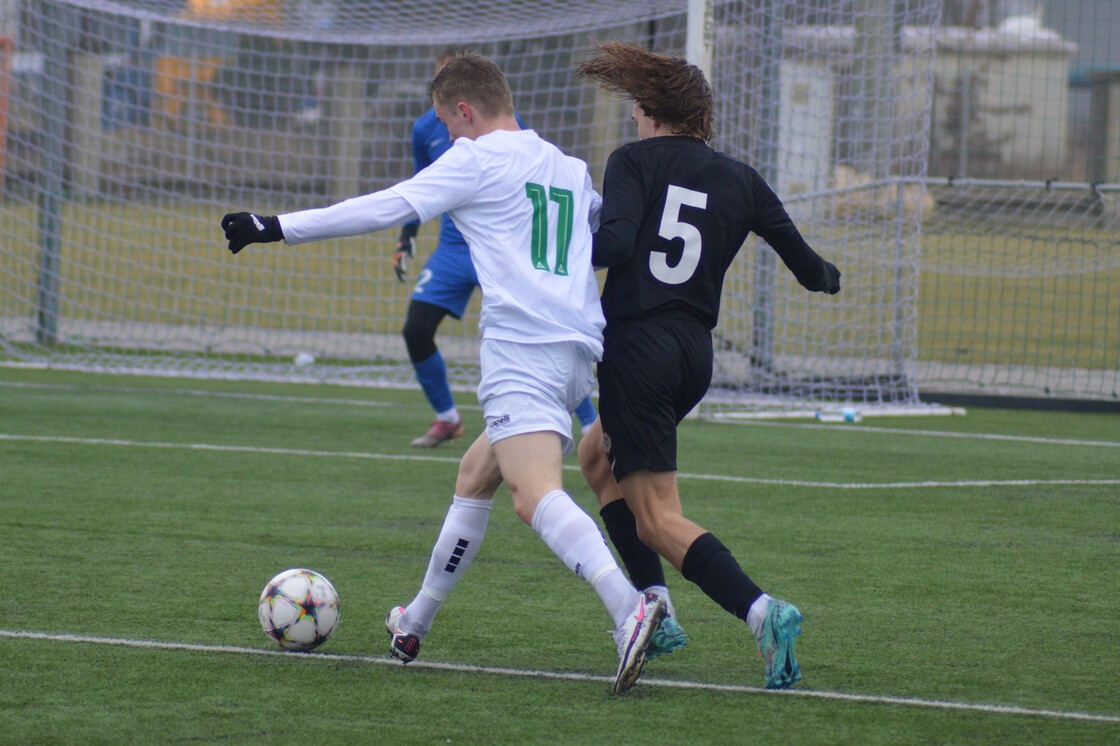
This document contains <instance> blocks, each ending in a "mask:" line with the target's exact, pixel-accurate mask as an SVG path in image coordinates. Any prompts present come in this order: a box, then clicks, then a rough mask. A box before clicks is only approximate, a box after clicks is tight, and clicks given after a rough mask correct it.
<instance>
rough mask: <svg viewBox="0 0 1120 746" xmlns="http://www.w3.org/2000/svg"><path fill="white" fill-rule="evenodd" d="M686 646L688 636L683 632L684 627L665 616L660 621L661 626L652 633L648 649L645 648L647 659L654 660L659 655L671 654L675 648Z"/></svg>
mask: <svg viewBox="0 0 1120 746" xmlns="http://www.w3.org/2000/svg"><path fill="white" fill-rule="evenodd" d="M687 644H688V635H686V634H685V632H684V627H682V626H681V625H680V623H679V622H677V620H676V619H674V618H673V617H671V616H669V615H668V614H666V615H665V618H664V619H662V620H661V625H660V626H659V627H658V628H657V630H656V631H655V632H654V633H653V637H652V638H650V641H649V647H648V648H646V657H647V658H656V657H657V656H659V655H665V654H666V653H671V652H673V651H674V650H676V649H677V648H683V647H684V646H685V645H687Z"/></svg>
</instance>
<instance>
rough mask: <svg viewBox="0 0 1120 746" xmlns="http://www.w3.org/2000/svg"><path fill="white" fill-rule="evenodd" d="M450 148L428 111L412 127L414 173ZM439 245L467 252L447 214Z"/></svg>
mask: <svg viewBox="0 0 1120 746" xmlns="http://www.w3.org/2000/svg"><path fill="white" fill-rule="evenodd" d="M517 123H518V124H519V125H520V126H521V127H522V128H524V127H525V123H524V122H522V121H521V117H520V116H518V117H517ZM450 147H451V137H450V135H448V134H447V127H446V126H445V125H444V123H443V122H441V121H439V119H437V118H436V110H435V109H428V110H427V111H426V112H424V114H423V115H421V116H420V118H419V119H417V120H416V123H415V124H413V125H412V160H413V162H414V163H415V164H416V171H417V172H419V171H420V170H422V169H424V168H427V167H428V166H430V165H431V164H433V163H435V161H436V159H437V158H439V157H440V156H441V155H443V154H444V153H445V152H447V150H448V148H450ZM417 222H419V221H417ZM439 245H440V246H446V247H448V248H456V249H462V250H463V251H464V252H467V251H469V249H468V248H467V242H466V240H465V239H464V238H463V234H462V233H460V232H459V229H458V228H456V227H455V223H454V222H453V221H452V220H451V218H450V217H448V215H447V213H444V214H443V215H441V216H440V228H439Z"/></svg>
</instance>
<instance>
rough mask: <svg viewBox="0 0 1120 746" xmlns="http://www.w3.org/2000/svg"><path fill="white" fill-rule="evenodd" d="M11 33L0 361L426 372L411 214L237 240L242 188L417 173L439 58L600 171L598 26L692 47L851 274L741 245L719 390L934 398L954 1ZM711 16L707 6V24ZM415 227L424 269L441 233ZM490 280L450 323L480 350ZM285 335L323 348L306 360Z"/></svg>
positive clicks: (505, 12)
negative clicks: (935, 128) (816, 275)
mask: <svg viewBox="0 0 1120 746" xmlns="http://www.w3.org/2000/svg"><path fill="white" fill-rule="evenodd" d="M21 8H22V13H21V15H20V19H21V20H20V22H19V23H18V24H16V28H14V29H13V30H12V31H11V34H12V36H13V39H14V45H13V46H12V47H11V51H10V52H3V54H4V55H5V57H4V60H3V63H4V83H5V96H4V107H3V111H4V116H6V120H7V121H6V136H7V139H6V147H5V148H4V150H3V153H4V163H3V176H4V180H3V183H2V185H0V189H2V193H0V230H2V231H3V234H4V235H5V237H6V238H5V241H4V243H3V245H2V246H0V362H7V363H9V364H15V363H27V364H50V365H52V366H60V367H61V366H70V367H75V368H82V369H92V370H108V371H129V372H142V373H149V374H160V375H190V376H213V377H264V378H274V377H275V378H282V379H289V380H296V379H308V378H310V379H313V380H321V381H337V382H349V383H356V384H370V385H412V383H413V380H414V379H413V374H412V371H411V368H410V366H409V364H408V361H407V356H406V354H405V346H404V343H403V340H402V339H401V337H400V327H401V325H402V322H403V318H404V312H405V308H406V305H407V301H408V297H409V291H410V286H409V285H406V284H401V283H398V282H397V280H396V279H395V277H394V275H393V272H392V268H391V264H390V260H391V256H392V245H393V243H394V241H395V233H394V232H392V231H387V232H385V233H384V234H378V235H373V236H366V237H360V238H355V239H348V240H333V241H324V242H320V243H316V244H310V245H301V246H299V247H286V246H284V245H282V244H276V245H274V246H269V247H267V248H261V249H256V250H255V249H253V248H250V249H249V250H248V251H246V252H243V253H242V254H240V255H238V257H236V258H235V259H234V258H231V257H230V256H229V254H228V253H227V252H226V250H225V246H224V243H225V242H224V240H223V238H222V235H221V230H220V228H219V226H218V221H219V219H220V218H221V215H222V214H223V213H224V212H226V211H227V210H253V211H258V212H266V213H277V212H284V211H290V210H293V209H299V208H306V207H312V206H319V205H323V204H327V203H330V202H334V201H337V200H339V199H343V198H345V197H349V196H353V195H355V194H359V193H365V192H369V191H372V190H375V189H380V188H384V187H386V186H388V185H390V184H392V183H394V182H396V181H398V180H400V179H403V178H406V177H407V176H409V175H411V172H412V162H411V154H410V150H409V133H410V127H411V124H412V121H413V120H414V119H415V118H416V117H417V116H419V115H420V114H422V113H423V112H424V111H425V110H426V108H427V107H428V102H427V101H426V94H427V85H428V82H429V80H430V76H431V74H432V69H433V62H434V58H435V56H436V54H437V53H438V52H439V51H440V50H441V49H442V48H443V47H444V46H445V45H448V44H452V43H454V44H467V45H470V46H473V47H474V48H476V49H477V50H478V51H480V52H482V53H484V54H486V55H488V56H491V57H493V58H494V59H495V60H496V61H497V62H498V63H499V64H500V65H501V67H502V68H503V70H505V71H506V73H507V75H508V77H509V80H510V83H511V86H512V88H513V90H514V98H515V103H516V105H517V108H518V112H519V114H520V115H521V117H522V119H523V120H524V121H525V122H526V125H527V126H529V127H532V128H533V129H536V130H538V131H539V132H541V133H542V135H543V136H544V137H546V138H548V139H550V140H552V141H553V142H555V143H557V144H558V145H559V146H560V147H561V148H562V149H563V150H565V151H566V152H568V153H571V154H573V155H576V156H578V157H580V158H583V159H584V160H586V161H587V162H588V163H589V165H590V167H591V171H592V175H593V177H594V178H595V179H596V183H597V184H598V183H599V179H600V178H601V174H602V169H603V167H604V165H605V163H606V158H607V156H608V155H609V154H610V152H611V151H612V150H613V149H614V148H615V147H617V146H618V145H620V144H622V143H624V142H626V141H628V140H630V139H633V138H634V136H635V133H634V131H633V125H632V123H631V122H630V121H629V107H628V105H627V103H626V102H624V101H619V100H617V99H616V98H614V97H611V96H608V95H606V94H603V93H601V92H599V91H597V90H596V89H595V88H594V86H592V85H590V84H586V83H581V82H578V81H576V80H575V79H574V76H573V74H572V72H573V69H574V66H575V64H576V63H577V62H578V61H580V60H581V59H583V58H585V56H586V55H587V54H588V53H589V50H590V48H591V44H592V42H593V41H595V40H605V39H609V38H613V39H622V40H628V41H634V42H638V43H641V44H644V45H648V46H649V47H650V48H652V49H654V50H655V51H658V52H662V53H667V54H675V55H682V56H683V55H690V56H692V57H694V58H695V59H696V61H697V62H698V64H701V65H702V66H704V67H705V69H706V70H707V71H708V73H709V75H710V77H711V80H712V83H713V87H714V90H715V95H716V100H717V113H716V118H715V133H716V136H715V140H714V142H713V145H714V146H715V147H716V148H717V149H719V150H723V151H725V152H727V153H729V154H731V155H733V156H735V157H738V158H741V159H743V160H746V161H747V162H749V163H751V164H752V165H754V166H755V167H756V168H758V169H759V171H760V172H761V173H762V174H763V175H764V176H765V177H766V178H767V179H768V181H770V183H771V184H772V185H773V186H774V187H775V189H776V191H777V192H778V193H779V195H780V196H781V197H782V198H783V199H784V201H785V202H786V205H787V207H788V208H789V210H790V212H791V214H793V215H794V217H795V219H796V221H797V222H798V224H799V226H800V227H801V228H802V231H803V233H804V234H805V236H806V238H807V239H808V241H809V243H810V244H811V245H813V246H814V247H815V248H816V249H817V250H818V251H819V252H820V253H822V254H823V255H825V256H826V257H828V258H829V259H831V260H832V261H834V262H835V263H836V264H837V265H838V266H839V267H840V268H841V270H842V271H843V274H844V276H843V285H844V289H843V292H842V293H841V294H840V295H839V296H836V297H823V296H819V295H815V294H809V293H806V292H804V290H802V289H801V288H800V287H799V286H798V285H797V284H796V282H795V281H794V280H793V278H792V276H790V275H789V273H788V272H786V271H785V270H784V268H782V267H781V266H780V263H779V262H776V261H775V259H776V257H775V255H774V254H773V252H772V251H771V250H770V249H769V248H768V247H766V246H765V245H762V244H761V243H759V242H757V241H755V240H754V239H753V238H752V239H751V240H749V241H748V244H747V245H746V246H745V247H744V249H743V251H742V252H741V254H740V257H739V258H738V259H737V260H736V262H735V264H734V266H733V269H732V272H731V273H730V274H729V276H728V280H727V285H726V289H725V299H724V304H723V309H722V312H721V319H720V324H719V327H718V328H717V330H716V341H717V361H716V375H715V380H714V382H713V389H712V394H711V396H710V397H709V399H708V400H707V401H706V402H705V405H704V407H703V412H704V413H706V414H708V415H711V416H725V415H727V416H729V415H733V414H734V413H739V412H744V411H758V412H771V413H773V412H779V413H783V412H784V413H787V414H788V413H800V412H813V411H816V410H818V409H821V408H828V407H840V406H857V407H859V408H861V410H862V411H863V412H864V413H874V412H875V411H903V410H907V409H915V408H917V409H921V410H924V408H922V406H921V404H920V401H919V398H918V387H917V381H916V379H915V365H916V362H917V346H916V338H917V322H918V314H917V305H916V304H917V289H918V262H919V237H920V235H921V225H922V220H923V218H926V217H928V216H929V214H930V211H931V209H932V204H931V203H930V201H929V200H928V197H927V195H926V192H925V190H924V188H923V183H924V182H923V177H925V176H926V164H927V160H928V158H927V156H928V148H929V142H930V132H929V123H930V110H931V96H932V85H933V83H932V63H933V53H934V48H935V45H936V42H935V28H936V26H937V24H938V20H939V14H940V10H941V0H906V1H905V2H895V0H749V1H747V2H740V1H737V0H736V1H724V0H710V1H709V2H697V1H696V0H654V2H648V0H647V1H643V2H637V1H635V0H576V1H575V2H568V3H563V4H550V3H531V2H514V1H511V0H480V1H479V2H476V3H469V4H468V3H461V2H460V3H452V2H445V1H444V0H402V2H398V3H393V4H391V6H390V5H387V4H382V3H368V2H359V1H358V0H293V1H292V2H285V0H187V2H186V3H185V4H182V3H179V2H171V1H170V0H23V4H22V6H21ZM697 24H700V25H699V27H698V26H697ZM437 232H438V231H437V230H436V227H435V226H434V225H427V226H423V227H422V228H421V232H420V250H419V252H418V253H419V256H418V258H417V260H416V261H415V262H414V265H413V266H414V267H416V268H419V266H420V262H422V260H423V259H424V258H425V257H426V256H427V254H428V252H429V251H430V250H431V248H433V247H434V242H435V237H436V233H437ZM476 325H477V299H476V300H475V301H474V302H473V303H472V305H471V307H470V309H469V311H468V313H467V315H466V316H465V318H464V319H463V320H461V321H453V320H449V321H447V322H445V323H444V325H443V327H441V334H440V336H439V338H438V340H437V341H438V343H439V345H440V347H441V349H442V350H443V352H444V356H445V358H446V359H447V360H448V362H449V364H450V366H451V371H452V374H453V378H454V383H455V384H456V385H457V386H461V387H469V386H471V385H473V383H474V381H475V379H476V375H477V370H476V363H477V334H476V331H477V330H476ZM298 353H309V354H312V355H314V356H315V358H316V363H315V364H314V365H312V366H296V365H294V362H293V361H294V357H295V356H296V355H297V354H298Z"/></svg>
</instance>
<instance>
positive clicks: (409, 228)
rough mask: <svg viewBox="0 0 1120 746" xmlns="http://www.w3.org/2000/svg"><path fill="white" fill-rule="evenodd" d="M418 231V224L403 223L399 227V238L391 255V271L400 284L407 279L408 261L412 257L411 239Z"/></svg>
mask: <svg viewBox="0 0 1120 746" xmlns="http://www.w3.org/2000/svg"><path fill="white" fill-rule="evenodd" d="M419 229H420V224H419V223H405V224H404V225H402V226H401V236H400V238H398V239H397V251H396V253H395V254H393V271H394V272H396V273H397V280H399V281H400V282H405V281H406V280H407V279H408V260H409V259H411V258H412V256H413V253H412V250H413V239H414V238H416V231H418V230H419Z"/></svg>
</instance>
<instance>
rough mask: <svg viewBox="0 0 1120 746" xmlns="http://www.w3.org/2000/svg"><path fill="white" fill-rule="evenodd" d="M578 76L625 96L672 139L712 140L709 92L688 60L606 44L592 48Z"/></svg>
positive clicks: (614, 42)
mask: <svg viewBox="0 0 1120 746" xmlns="http://www.w3.org/2000/svg"><path fill="white" fill-rule="evenodd" d="M576 76H577V77H580V78H587V79H589V80H594V81H597V82H598V83H599V85H600V87H602V88H604V89H605V90H608V91H612V92H614V93H622V94H625V95H626V96H629V97H630V98H632V99H634V100H635V101H636V102H637V103H638V106H640V107H642V111H644V112H645V113H646V116H648V117H650V118H652V119H656V120H657V121H659V122H661V123H662V124H664V125H666V126H668V127H669V128H670V129H671V130H672V132H673V134H675V135H687V136H688V137H696V138H699V139H701V140H703V141H704V142H707V141H708V140H711V139H712V88H711V86H709V85H708V81H707V80H706V79H705V78H704V73H703V71H701V70H700V68H699V67H697V66H696V65H692V64H689V62H688V61H687V60H684V59H680V58H678V57H667V56H665V55H663V54H655V53H654V52H651V51H649V50H648V49H643V48H642V47H639V46H637V45H636V44H628V43H626V42H620V41H609V42H605V43H597V44H596V45H595V56H593V57H592V58H591V59H589V60H587V61H586V62H583V63H581V64H580V65H578V66H577V67H576Z"/></svg>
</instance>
